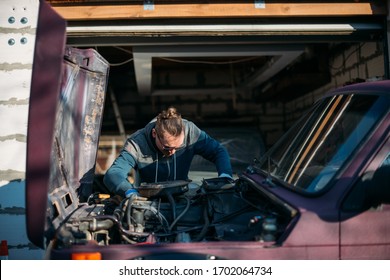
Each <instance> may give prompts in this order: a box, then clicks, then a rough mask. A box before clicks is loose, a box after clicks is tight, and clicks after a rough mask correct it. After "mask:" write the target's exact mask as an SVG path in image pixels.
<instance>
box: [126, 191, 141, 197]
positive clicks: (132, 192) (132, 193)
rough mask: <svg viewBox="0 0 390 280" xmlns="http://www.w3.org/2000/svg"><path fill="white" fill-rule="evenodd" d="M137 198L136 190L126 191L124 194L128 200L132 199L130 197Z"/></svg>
mask: <svg viewBox="0 0 390 280" xmlns="http://www.w3.org/2000/svg"><path fill="white" fill-rule="evenodd" d="M134 195H135V196H139V193H138V191H137V190H136V189H128V190H127V191H126V192H125V196H126V197H127V198H130V197H132V196H134Z"/></svg>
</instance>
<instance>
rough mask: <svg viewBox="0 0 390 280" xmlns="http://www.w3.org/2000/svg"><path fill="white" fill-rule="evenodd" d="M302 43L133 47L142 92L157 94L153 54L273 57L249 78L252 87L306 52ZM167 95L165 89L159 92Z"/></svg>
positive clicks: (136, 72) (138, 81) (136, 75)
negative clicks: (153, 79)
mask: <svg viewBox="0 0 390 280" xmlns="http://www.w3.org/2000/svg"><path fill="white" fill-rule="evenodd" d="M304 49H305V48H304V46H302V45H288V44H285V45H240V46H239V47H237V46H236V45H223V46H218V45H210V46H140V47H138V46H135V47H133V58H134V69H135V77H136V80H137V86H138V93H139V94H141V95H150V94H152V95H154V92H153V88H152V58H153V57H231V56H241V57H248V56H272V57H275V58H274V60H272V62H270V63H269V64H267V67H264V68H263V69H262V70H261V72H258V73H256V74H257V75H258V76H257V77H256V78H252V79H250V80H249V81H248V83H249V84H250V87H254V86H256V85H259V84H261V83H263V82H264V81H265V79H268V78H270V77H272V76H273V75H275V74H277V73H278V72H279V71H280V70H282V69H283V68H284V67H286V65H288V64H289V63H291V62H292V61H293V60H294V59H295V58H297V57H298V56H299V55H300V54H302V53H303V52H304ZM157 94H159V95H163V94H162V93H161V92H159V93H157Z"/></svg>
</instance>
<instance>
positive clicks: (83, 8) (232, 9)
mask: <svg viewBox="0 0 390 280" xmlns="http://www.w3.org/2000/svg"><path fill="white" fill-rule="evenodd" d="M49 2H50V1H49ZM58 2H62V4H61V5H59V4H58ZM76 2H77V1H76ZM151 2H152V3H153V5H144V2H143V1H128V2H126V4H125V3H124V2H123V1H119V2H118V4H116V5H113V4H110V3H107V1H104V2H102V4H96V3H95V4H88V3H87V2H86V3H77V4H75V3H74V2H72V4H69V3H70V2H69V1H52V3H51V4H52V6H53V8H54V10H56V11H57V13H59V14H60V15H61V16H62V17H63V18H64V19H66V20H69V21H72V20H73V21H74V20H123V19H157V18H167V19H168V18H171V19H174V18H244V17H319V16H331V17H332V16H370V15H386V14H387V7H386V1H383V2H382V1H359V2H357V1H353V2H351V1H349V2H348V3H346V1H344V2H342V1H340V2H342V3H336V2H327V3H308V2H307V1H305V2H304V3H302V1H300V2H298V1H297V2H295V3H278V2H279V1H264V4H263V5H255V4H254V3H255V2H254V1H226V3H224V2H223V1H202V3H194V2H196V1H191V2H190V3H186V2H183V1H181V2H179V1H171V2H168V1H157V0H156V1H151ZM65 3H67V4H65ZM111 3H112V2H111Z"/></svg>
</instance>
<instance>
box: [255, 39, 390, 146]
mask: <svg viewBox="0 0 390 280" xmlns="http://www.w3.org/2000/svg"><path fill="white" fill-rule="evenodd" d="M384 63H385V61H384V57H383V46H382V45H381V44H380V43H375V42H372V43H359V44H355V45H352V46H351V47H350V48H348V49H346V50H345V51H344V52H343V53H341V54H339V55H337V56H336V57H334V58H333V59H332V60H331V61H329V69H330V73H331V82H330V83H328V84H326V85H324V86H323V87H321V88H318V89H316V90H314V91H312V92H310V93H308V94H306V95H304V96H302V97H300V98H297V99H295V100H293V101H291V102H288V103H285V104H283V103H277V104H274V103H273V104H271V103H267V104H265V105H264V107H265V109H264V110H263V111H262V112H261V113H260V115H259V127H260V131H261V132H262V134H263V136H264V138H265V142H266V145H267V147H270V146H272V144H273V143H275V141H277V140H278V138H279V137H280V136H281V135H282V134H283V133H284V132H285V131H286V130H287V129H288V128H289V127H291V125H292V124H293V123H294V122H295V121H296V120H297V119H298V118H299V117H300V116H301V115H302V113H303V112H305V111H306V110H307V109H308V108H309V107H310V106H311V105H312V104H313V103H314V102H315V101H316V100H317V99H318V98H320V97H321V96H322V95H323V94H325V93H327V92H328V91H329V90H331V89H334V88H337V87H340V86H343V85H345V84H349V83H354V82H357V81H367V80H368V81H370V80H378V79H383V78H384V75H385V65H384Z"/></svg>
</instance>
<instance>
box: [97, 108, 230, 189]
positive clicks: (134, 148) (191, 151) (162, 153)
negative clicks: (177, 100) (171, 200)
mask: <svg viewBox="0 0 390 280" xmlns="http://www.w3.org/2000/svg"><path fill="white" fill-rule="evenodd" d="M194 155H200V156H202V157H204V158H205V159H207V160H209V161H211V162H213V163H214V164H215V166H216V169H217V171H218V176H219V177H230V178H231V177H232V167H231V164H230V157H229V154H228V152H227V150H226V149H225V148H224V147H223V146H222V145H221V144H220V143H219V142H218V141H216V140H215V139H213V138H212V137H210V136H209V135H208V134H207V133H206V132H204V131H203V130H201V129H199V128H198V127H197V126H196V125H195V124H194V123H193V122H191V121H188V120H186V119H183V118H182V117H181V115H180V114H179V113H178V112H177V110H176V108H173V107H170V108H168V109H167V110H166V111H162V112H161V113H160V114H159V115H158V116H157V117H156V118H155V119H153V120H152V121H151V122H149V123H148V124H147V125H146V126H145V127H144V128H142V129H140V130H138V131H136V132H135V133H133V134H132V135H130V137H129V138H128V139H127V141H126V143H125V145H124V148H123V149H122V151H121V153H120V154H119V156H118V157H117V158H116V159H115V161H114V162H113V164H112V165H111V167H110V168H109V169H108V170H107V172H106V174H105V175H104V184H105V185H106V187H107V188H108V189H109V190H110V192H112V193H114V194H117V195H120V196H125V192H126V191H128V190H129V189H131V190H130V191H128V192H127V193H126V195H127V196H129V194H135V195H138V192H137V191H136V189H134V185H135V184H134V185H133V184H132V183H130V182H129V180H128V176H129V174H130V172H131V170H132V169H134V170H135V171H136V172H137V174H138V180H137V181H138V182H139V183H142V182H145V183H156V182H163V181H173V180H187V179H188V172H189V169H190V165H191V162H192V159H193V157H194ZM137 184H138V183H137Z"/></svg>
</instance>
